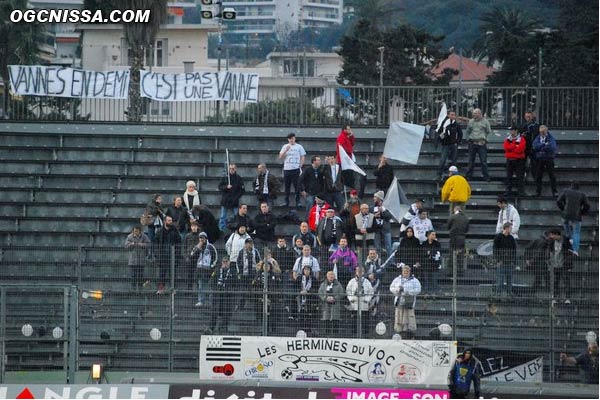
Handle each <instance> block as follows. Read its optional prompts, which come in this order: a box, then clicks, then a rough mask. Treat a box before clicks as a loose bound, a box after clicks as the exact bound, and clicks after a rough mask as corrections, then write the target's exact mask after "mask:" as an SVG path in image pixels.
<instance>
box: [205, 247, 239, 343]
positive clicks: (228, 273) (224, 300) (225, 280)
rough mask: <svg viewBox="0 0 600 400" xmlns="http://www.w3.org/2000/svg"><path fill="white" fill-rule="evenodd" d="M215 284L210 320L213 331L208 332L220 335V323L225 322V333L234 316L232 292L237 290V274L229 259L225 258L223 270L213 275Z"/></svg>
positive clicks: (222, 263)
mask: <svg viewBox="0 0 600 400" xmlns="http://www.w3.org/2000/svg"><path fill="white" fill-rule="evenodd" d="M213 282H214V286H215V294H214V301H213V307H212V313H211V318H210V320H211V321H210V326H211V327H212V329H211V330H210V331H209V332H208V333H209V334H211V333H215V334H216V333H218V327H219V323H220V322H221V321H223V324H224V328H225V331H227V324H228V322H229V320H230V318H231V315H232V314H233V304H232V303H231V298H232V296H233V293H232V291H233V290H235V286H236V284H235V274H234V272H233V271H232V269H231V268H230V265H229V257H228V256H224V257H223V259H222V260H221V268H219V269H218V270H217V271H216V273H215V274H213Z"/></svg>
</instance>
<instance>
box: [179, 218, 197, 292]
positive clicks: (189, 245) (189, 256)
mask: <svg viewBox="0 0 600 400" xmlns="http://www.w3.org/2000/svg"><path fill="white" fill-rule="evenodd" d="M190 229H191V231H190V232H188V234H187V235H185V239H184V240H183V261H184V263H185V269H186V273H185V277H186V281H187V288H188V290H192V289H193V288H194V277H195V276H196V264H197V263H198V256H199V254H198V253H196V254H193V253H192V251H193V250H194V247H196V245H197V244H198V236H199V235H200V229H199V226H198V223H197V222H196V221H192V223H191V224H190Z"/></svg>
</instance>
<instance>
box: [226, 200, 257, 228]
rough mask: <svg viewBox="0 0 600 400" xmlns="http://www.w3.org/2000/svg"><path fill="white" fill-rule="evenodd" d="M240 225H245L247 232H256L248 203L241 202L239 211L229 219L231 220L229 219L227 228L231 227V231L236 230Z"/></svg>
mask: <svg viewBox="0 0 600 400" xmlns="http://www.w3.org/2000/svg"><path fill="white" fill-rule="evenodd" d="M240 225H244V226H245V227H246V232H248V233H252V232H254V222H253V221H252V219H251V218H250V216H249V215H248V205H247V204H245V203H241V204H240V207H239V208H238V211H237V213H235V214H234V215H233V216H232V217H231V218H230V219H229V221H227V229H229V230H230V231H231V232H234V231H236V230H237V228H238V226H240Z"/></svg>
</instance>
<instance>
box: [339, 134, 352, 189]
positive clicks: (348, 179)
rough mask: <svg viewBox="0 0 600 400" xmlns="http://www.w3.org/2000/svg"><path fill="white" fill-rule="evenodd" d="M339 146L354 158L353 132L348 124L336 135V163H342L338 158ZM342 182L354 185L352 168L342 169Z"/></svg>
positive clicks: (346, 184)
mask: <svg viewBox="0 0 600 400" xmlns="http://www.w3.org/2000/svg"><path fill="white" fill-rule="evenodd" d="M340 147H342V148H343V149H344V151H346V154H348V157H350V158H351V159H353V160H355V157H354V133H353V132H352V128H351V127H350V125H345V126H344V128H343V129H342V132H340V135H339V136H338V137H337V142H336V149H335V150H336V153H337V163H338V165H342V161H341V159H340V150H339V148H340ZM342 183H343V184H344V185H345V186H350V187H352V188H353V187H354V174H353V172H352V170H345V171H342Z"/></svg>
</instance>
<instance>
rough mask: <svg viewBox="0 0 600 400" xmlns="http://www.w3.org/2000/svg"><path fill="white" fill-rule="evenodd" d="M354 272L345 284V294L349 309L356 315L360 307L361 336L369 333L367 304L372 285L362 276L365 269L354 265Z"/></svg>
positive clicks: (366, 335)
mask: <svg viewBox="0 0 600 400" xmlns="http://www.w3.org/2000/svg"><path fill="white" fill-rule="evenodd" d="M355 271H356V274H355V275H354V278H352V279H351V280H350V282H348V285H346V295H347V296H348V301H349V302H350V307H349V310H350V311H354V312H355V313H356V314H353V315H356V317H358V312H359V309H360V317H361V332H362V337H363V338H366V337H368V333H369V326H370V321H369V315H370V314H369V313H368V311H369V304H370V303H371V297H373V286H371V282H370V281H369V280H368V279H367V278H366V277H365V276H364V275H365V270H364V268H363V267H356V270H355ZM359 307H360V308H359Z"/></svg>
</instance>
